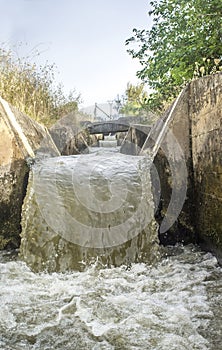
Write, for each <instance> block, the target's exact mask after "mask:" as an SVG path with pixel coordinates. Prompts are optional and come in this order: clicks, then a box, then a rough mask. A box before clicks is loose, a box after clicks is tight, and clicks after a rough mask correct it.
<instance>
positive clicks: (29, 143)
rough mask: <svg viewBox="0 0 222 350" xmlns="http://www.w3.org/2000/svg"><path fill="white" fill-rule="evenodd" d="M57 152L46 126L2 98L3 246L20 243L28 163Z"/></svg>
mask: <svg viewBox="0 0 222 350" xmlns="http://www.w3.org/2000/svg"><path fill="white" fill-rule="evenodd" d="M58 155H60V153H59V151H58V150H57V148H56V146H55V145H54V143H53V141H52V139H51V136H50V135H49V133H48V131H47V129H46V128H45V127H43V126H42V125H40V124H38V123H36V122H34V121H33V120H31V119H30V118H29V117H27V116H26V115H24V114H22V113H20V112H19V111H17V110H16V109H14V108H13V107H12V106H10V105H9V104H8V103H7V102H6V101H5V100H3V99H1V98H0V249H2V248H4V247H7V246H8V247H18V245H19V241H20V238H19V235H20V232H21V226H20V220H21V208H22V203H23V199H24V196H25V193H26V186H27V181H28V173H29V167H28V165H27V163H29V162H30V163H32V161H33V160H32V159H34V158H36V157H42V156H44V157H45V156H58ZM29 158H30V161H29Z"/></svg>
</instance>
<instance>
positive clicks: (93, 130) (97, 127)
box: [87, 120, 130, 135]
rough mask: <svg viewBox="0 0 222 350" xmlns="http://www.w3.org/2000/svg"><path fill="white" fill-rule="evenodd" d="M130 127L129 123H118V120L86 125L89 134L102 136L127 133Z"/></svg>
mask: <svg viewBox="0 0 222 350" xmlns="http://www.w3.org/2000/svg"><path fill="white" fill-rule="evenodd" d="M129 127H130V123H129V122H127V121H124V122H123V121H121V122H120V121H119V120H116V121H115V120H112V121H104V122H97V123H91V124H89V125H87V129H88V130H89V133H90V134H104V135H109V134H110V133H111V134H115V133H117V132H122V131H128V130H129Z"/></svg>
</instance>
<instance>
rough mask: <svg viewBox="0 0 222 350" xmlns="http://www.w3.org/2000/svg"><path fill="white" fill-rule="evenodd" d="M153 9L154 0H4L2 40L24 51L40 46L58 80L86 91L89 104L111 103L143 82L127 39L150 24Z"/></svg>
mask: <svg viewBox="0 0 222 350" xmlns="http://www.w3.org/2000/svg"><path fill="white" fill-rule="evenodd" d="M149 9H150V8H149V0H0V43H2V42H4V43H7V44H8V45H9V46H13V47H14V46H16V47H17V48H18V52H19V55H23V54H25V55H26V54H29V55H30V51H31V50H32V49H33V48H34V47H35V46H36V45H37V46H38V50H39V51H40V52H41V51H42V54H41V56H40V61H42V62H45V61H47V60H48V61H49V63H55V64H56V66H57V68H58V71H59V75H58V77H57V79H58V82H62V84H63V85H64V88H65V91H67V92H68V91H69V90H71V89H75V90H76V91H77V92H79V93H81V96H82V99H83V104H82V105H83V106H87V105H92V104H94V103H95V102H98V103H102V102H107V100H112V99H114V98H115V97H116V96H117V94H120V95H121V94H123V93H124V91H125V89H126V85H127V82H132V83H136V82H138V80H137V79H136V71H137V70H138V69H139V68H140V66H139V63H138V62H137V61H136V60H133V59H132V58H131V56H130V55H129V54H128V53H127V52H126V49H127V47H126V46H125V40H126V39H128V38H129V37H131V36H132V30H133V28H138V29H146V28H148V27H149V26H150V24H149V23H150V19H149V17H148V11H149ZM21 42H22V43H23V45H22V46H21V47H20V48H19V43H21ZM25 44H26V45H25ZM34 60H35V61H37V60H38V58H36V57H35V58H34ZM37 62H38V61H37Z"/></svg>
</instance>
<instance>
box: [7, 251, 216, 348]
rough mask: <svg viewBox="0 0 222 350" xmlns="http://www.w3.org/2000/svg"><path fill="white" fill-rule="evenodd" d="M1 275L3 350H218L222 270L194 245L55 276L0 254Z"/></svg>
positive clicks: (15, 258)
mask: <svg viewBox="0 0 222 350" xmlns="http://www.w3.org/2000/svg"><path fill="white" fill-rule="evenodd" d="M0 271H1V282H0V295H1V309H0V349H1V350H24V349H25V350H29V349H32V350H34V349H35V350H37V349H38V350H40V349H41V350H52V349H55V350H57V349H60V350H73V349H78V350H86V349H93V350H97V349H104V350H108V349H113V350H114V349H115V350H118V349H119V350H125V349H127V350H134V349H138V350H143V349H149V350H169V349H170V350H185V349H186V350H194V349H196V350H206V349H212V350H221V341H222V339H221V334H222V309H221V303H222V295H221V288H222V269H221V268H220V267H218V266H217V263H216V260H215V258H214V257H212V256H211V255H210V254H209V253H208V254H206V253H203V252H201V251H199V249H198V248H196V247H194V246H188V247H177V248H171V249H170V248H168V249H167V250H166V252H165V256H164V257H163V258H162V259H161V261H159V262H158V263H156V264H155V265H154V266H152V267H151V266H149V265H146V264H144V263H138V264H132V266H131V268H129V267H128V268H126V267H125V266H122V267H118V268H111V269H101V268H99V266H97V265H94V266H91V267H89V268H88V269H87V270H86V271H84V272H73V273H53V274H47V273H38V274H35V273H33V272H31V271H30V269H29V268H28V267H27V266H26V265H25V263H24V262H22V261H19V260H18V259H17V257H16V256H12V255H9V254H8V253H1V255H0Z"/></svg>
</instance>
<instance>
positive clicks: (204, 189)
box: [0, 73, 222, 263]
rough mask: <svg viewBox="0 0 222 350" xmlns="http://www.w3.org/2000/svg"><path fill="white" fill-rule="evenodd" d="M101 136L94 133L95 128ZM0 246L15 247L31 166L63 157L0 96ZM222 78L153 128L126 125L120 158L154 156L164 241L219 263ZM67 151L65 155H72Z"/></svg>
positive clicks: (199, 87) (200, 84) (203, 81)
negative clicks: (192, 247)
mask: <svg viewBox="0 0 222 350" xmlns="http://www.w3.org/2000/svg"><path fill="white" fill-rule="evenodd" d="M97 131H98V130H97ZM0 135H1V137H0V248H3V247H5V246H18V245H19V234H20V231H21V227H20V219H21V208H22V203H23V199H24V196H25V192H26V185H27V178H28V172H29V169H28V167H27V162H26V159H27V158H30V157H33V158H34V157H36V154H37V153H38V152H40V153H41V154H42V155H43V156H44V157H45V156H46V155H54V156H58V155H60V152H59V151H58V149H57V147H56V146H55V144H54V142H53V140H52V138H51V136H50V135H49V133H48V131H47V129H46V128H44V127H43V126H41V125H39V124H38V123H36V122H34V121H32V120H31V119H30V118H28V117H27V116H25V115H24V114H22V113H20V112H18V111H17V110H15V109H14V108H13V107H12V106H10V105H8V104H7V102H6V101H4V100H2V99H0ZM221 136H222V73H218V74H214V75H210V76H206V77H203V78H200V79H197V80H194V81H192V82H191V83H190V84H188V85H187V86H186V87H185V88H184V90H183V91H182V92H181V94H180V95H179V96H178V98H177V99H176V101H175V102H174V103H173V104H172V106H171V107H169V109H168V110H167V111H166V113H165V115H163V117H162V118H160V119H159V120H158V121H157V122H156V123H155V124H154V125H153V126H152V128H150V127H149V126H147V127H146V126H143V125H132V124H130V127H129V130H128V134H127V136H126V138H125V140H124V142H123V144H122V147H121V152H122V153H125V154H132V155H139V156H144V155H146V154H149V155H151V156H153V166H152V167H151V178H152V190H153V195H154V201H155V219H156V221H157V222H158V224H159V240H160V242H161V244H175V243H177V242H183V243H189V242H197V243H199V244H200V245H201V246H202V247H203V248H205V249H206V250H208V251H212V252H213V253H214V254H215V255H216V257H217V259H218V261H219V262H220V263H222V186H221V183H222V142H221ZM69 154H70V153H69Z"/></svg>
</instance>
